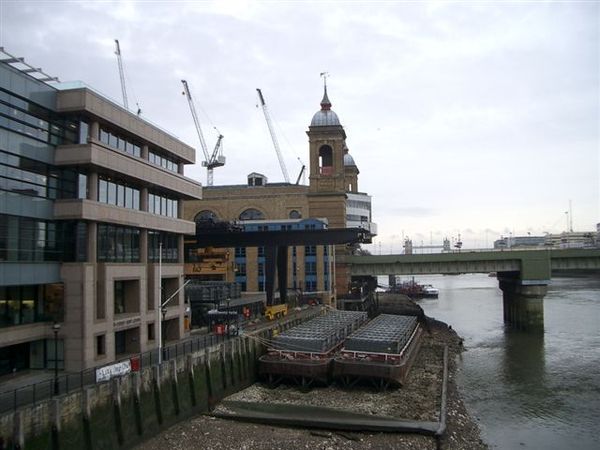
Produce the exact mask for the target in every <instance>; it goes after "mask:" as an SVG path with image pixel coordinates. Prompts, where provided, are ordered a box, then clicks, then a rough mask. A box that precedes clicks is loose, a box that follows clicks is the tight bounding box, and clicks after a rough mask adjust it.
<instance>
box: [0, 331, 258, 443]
mask: <svg viewBox="0 0 600 450" xmlns="http://www.w3.org/2000/svg"><path fill="white" fill-rule="evenodd" d="M261 351H262V349H261V348H260V345H259V344H257V342H256V340H251V339H249V338H245V337H240V338H237V339H235V340H231V341H228V342H224V343H221V344H219V345H218V346H215V347H211V348H207V349H204V350H201V351H200V352H197V353H194V354H189V355H186V356H181V357H179V358H177V359H175V360H170V361H166V362H164V363H163V364H162V365H161V366H154V367H148V368H144V369H143V370H141V371H140V372H135V373H130V374H127V375H125V376H122V377H120V378H117V379H113V380H111V381H110V382H107V383H103V384H99V385H96V386H93V387H90V388H87V389H86V390H84V391H82V392H77V393H72V394H68V395H64V396H61V397H56V398H54V399H51V400H48V401H46V402H44V403H45V404H44V405H41V404H40V405H36V406H35V407H29V408H22V409H20V410H19V411H16V412H12V413H9V414H7V415H5V416H3V417H1V418H0V438H1V439H2V441H0V442H3V445H4V448H6V449H20V448H26V449H34V450H37V449H40V450H41V449H43V450H47V449H61V450H68V449H77V450H81V449H86V450H104V449H106V450H109V449H116V448H130V447H132V446H134V445H135V444H137V443H139V442H141V441H143V440H145V439H147V438H149V437H151V436H153V435H155V434H157V433H159V432H160V431H161V430H163V429H165V428H167V427H169V426H171V425H173V424H174V423H176V422H178V421H180V420H183V419H185V418H188V417H190V416H193V415H195V414H201V413H204V412H208V411H209V410H210V409H211V408H213V407H214V405H216V403H218V402H219V401H220V400H221V399H222V398H223V397H225V396H226V395H229V394H230V393H233V392H237V391H238V390H240V389H243V388H245V387H247V386H249V385H250V384H252V383H253V382H254V381H255V370H254V366H255V359H256V357H257V356H258V355H259V354H260V353H261Z"/></svg>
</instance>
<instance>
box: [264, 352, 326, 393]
mask: <svg viewBox="0 0 600 450" xmlns="http://www.w3.org/2000/svg"><path fill="white" fill-rule="evenodd" d="M332 360H333V358H323V359H303V358H299V359H288V358H285V357H282V356H278V355H269V354H267V355H263V356H261V357H260V358H259V360H258V363H259V365H258V372H259V375H260V377H261V378H262V379H263V380H266V381H267V382H268V383H269V384H270V385H276V384H279V383H281V382H283V381H287V382H292V383H294V384H298V385H300V386H305V387H309V386H312V385H314V384H320V385H327V384H328V383H329V382H330V380H331V362H332Z"/></svg>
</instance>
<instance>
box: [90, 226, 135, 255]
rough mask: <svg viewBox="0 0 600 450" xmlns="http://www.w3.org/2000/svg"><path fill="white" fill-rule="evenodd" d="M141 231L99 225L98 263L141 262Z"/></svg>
mask: <svg viewBox="0 0 600 450" xmlns="http://www.w3.org/2000/svg"><path fill="white" fill-rule="evenodd" d="M139 261H140V230H139V229H137V228H130V227H121V226H117V225H110V224H105V223H99V224H98V262H139Z"/></svg>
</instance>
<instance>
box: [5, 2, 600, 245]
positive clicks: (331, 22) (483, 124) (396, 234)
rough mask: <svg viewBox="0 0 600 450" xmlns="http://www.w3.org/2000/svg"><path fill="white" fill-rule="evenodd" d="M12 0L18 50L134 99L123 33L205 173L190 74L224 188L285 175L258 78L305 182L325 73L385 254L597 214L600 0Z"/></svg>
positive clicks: (160, 110) (545, 227)
mask: <svg viewBox="0 0 600 450" xmlns="http://www.w3.org/2000/svg"><path fill="white" fill-rule="evenodd" d="M0 4H1V6H0V15H1V17H0V25H1V30H0V43H1V45H2V46H4V47H5V48H6V50H7V51H8V52H9V53H12V54H14V55H17V56H23V57H25V59H26V61H27V62H29V63H30V64H31V65H33V66H35V67H41V68H43V69H44V71H45V72H47V73H49V74H51V75H53V76H57V77H59V78H60V80H61V81H71V80H81V81H84V82H85V83H86V84H88V85H90V86H92V87H94V88H95V89H97V90H99V91H100V92H102V93H104V94H105V95H106V96H108V97H111V98H113V99H116V100H117V101H119V102H120V101H121V87H120V82H119V74H118V68H117V60H116V56H115V54H114V39H115V38H117V39H119V40H120V43H121V51H122V54H123V61H124V65H125V71H126V76H127V90H128V96H129V103H130V106H131V105H133V104H135V103H136V102H138V103H139V105H140V107H141V108H142V110H143V116H144V117H145V118H147V119H148V120H151V121H152V122H155V123H157V124H159V125H160V126H161V127H162V128H164V129H166V130H168V131H170V132H172V133H173V134H175V135H176V136H178V137H179V138H181V139H182V140H183V141H185V142H186V143H188V144H190V145H192V146H194V147H196V149H197V161H198V164H197V165H196V166H194V167H192V166H188V167H187V168H186V175H188V176H190V177H193V178H195V179H197V180H199V181H201V182H202V183H203V184H205V182H206V171H205V169H203V168H202V167H201V166H200V162H201V161H202V160H203V159H204V158H203V155H202V153H201V150H200V147H199V141H198V137H197V134H196V131H195V128H194V125H193V122H192V117H191V115H190V111H189V109H188V104H187V102H186V99H185V97H184V96H182V95H181V92H182V87H181V82H180V80H181V79H187V80H188V82H189V85H190V89H191V91H192V96H193V97H194V99H195V102H196V108H197V109H198V112H199V116H200V121H201V123H202V126H203V130H204V135H205V138H206V141H207V142H208V146H209V147H212V146H213V145H214V143H215V142H216V137H217V134H216V131H214V129H213V126H216V127H217V128H218V129H219V130H220V132H221V133H222V134H223V135H224V136H225V139H224V154H225V156H226V158H227V164H226V165H225V166H224V167H222V168H218V169H216V170H215V172H214V178H215V184H216V185H217V184H234V183H236V184H237V183H245V181H246V175H247V174H248V173H250V172H252V171H257V172H261V173H264V174H265V175H267V177H268V178H269V181H283V176H282V174H281V171H280V168H279V164H278V161H277V157H276V153H275V151H274V149H273V145H272V142H271V139H270V135H269V132H268V129H267V126H266V123H265V120H264V117H263V115H262V111H261V110H260V109H258V108H257V106H256V105H257V103H258V99H257V96H256V90H255V89H256V88H261V89H262V90H263V93H264V95H265V97H266V101H267V104H268V106H269V109H270V111H271V115H272V117H273V119H274V120H275V123H276V129H277V133H278V139H279V142H280V145H281V147H282V151H283V154H284V157H285V161H286V164H287V169H288V171H289V173H290V178H292V179H294V180H295V178H296V176H297V174H298V173H299V171H300V167H301V164H300V162H299V159H300V160H301V161H302V162H304V163H306V164H308V140H307V136H306V133H305V132H306V130H307V129H308V125H309V123H310V119H311V117H312V115H313V114H314V113H315V112H316V111H317V110H318V109H319V102H320V100H321V97H322V93H323V92H322V79H321V78H320V77H319V73H320V72H323V71H328V72H329V73H330V78H329V79H328V91H329V98H330V100H331V102H332V104H333V107H332V109H333V110H334V111H335V112H336V113H337V114H338V116H339V118H340V121H341V123H342V125H343V126H344V128H345V130H346V133H347V135H348V139H347V143H348V147H349V149H350V153H351V154H352V156H353V157H354V159H355V161H356V163H357V165H358V167H359V169H360V176H359V189H360V191H362V192H367V193H368V194H370V195H372V196H373V216H374V220H375V222H377V223H378V224H379V232H380V235H379V237H378V238H377V239H376V242H381V250H382V252H383V253H387V252H389V251H390V250H392V251H394V252H399V251H400V250H401V239H402V236H403V235H404V236H405V237H411V238H412V239H413V241H414V242H415V244H419V243H420V242H421V241H423V242H424V243H425V244H428V243H429V241H430V240H431V239H432V240H433V241H434V243H440V242H441V239H442V238H443V237H444V236H448V237H451V238H452V237H454V238H456V236H457V235H458V233H461V236H462V240H463V241H464V243H465V247H477V246H483V245H484V244H485V243H486V241H487V242H488V244H490V245H491V243H492V242H493V240H494V239H497V238H498V237H500V235H508V233H509V232H512V233H514V234H516V235H519V234H526V233H527V232H530V233H531V234H542V233H543V232H560V231H564V229H565V228H566V225H567V216H566V214H565V211H567V210H568V209H569V200H571V201H572V205H573V216H572V218H573V224H574V228H575V229H576V230H591V229H595V226H596V223H597V222H600V181H599V178H600V155H599V153H600V151H599V124H600V114H599V103H600V90H599V83H600V81H599V79H600V77H599V27H600V26H599V23H600V8H599V3H598V2H595V1H589V2H575V1H568V2H532V1H529V2H525V1H519V2H464V1H463V2H454V3H451V2H431V3H422V2H389V1H387V2H375V1H369V2H366V1H365V2H356V1H354V2H350V1H346V2H343V1H336V2H327V1H315V2H308V1H303V2H293V1H287V2H280V1H277V2H275V1H273V2H247V1H219V2H176V1H170V2H161V1H152V2H150V1H146V2H136V1H129V2H102V1H95V2H89V1H88V2H71V1H69V2H67V1H62V2H51V1H26V0H19V1H6V0H3V1H0ZM132 108H133V106H132ZM378 249H379V245H378V244H377V245H376V246H375V250H376V251H378Z"/></svg>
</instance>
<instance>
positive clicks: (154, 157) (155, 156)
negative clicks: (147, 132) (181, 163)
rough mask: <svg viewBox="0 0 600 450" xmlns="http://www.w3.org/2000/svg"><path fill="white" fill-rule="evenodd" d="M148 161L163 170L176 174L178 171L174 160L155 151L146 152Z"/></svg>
mask: <svg viewBox="0 0 600 450" xmlns="http://www.w3.org/2000/svg"><path fill="white" fill-rule="evenodd" d="M148 161H150V162H151V163H152V164H155V165H157V166H160V167H162V168H164V169H167V170H170V171H171V172H175V173H177V171H178V169H179V167H178V164H177V161H176V160H175V159H174V158H170V157H168V156H164V155H161V154H160V153H158V152H155V151H149V152H148Z"/></svg>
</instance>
